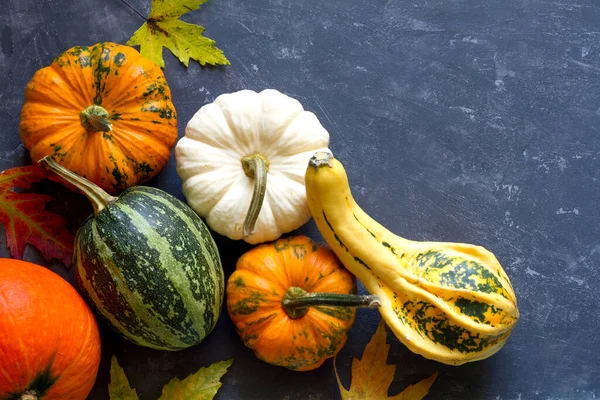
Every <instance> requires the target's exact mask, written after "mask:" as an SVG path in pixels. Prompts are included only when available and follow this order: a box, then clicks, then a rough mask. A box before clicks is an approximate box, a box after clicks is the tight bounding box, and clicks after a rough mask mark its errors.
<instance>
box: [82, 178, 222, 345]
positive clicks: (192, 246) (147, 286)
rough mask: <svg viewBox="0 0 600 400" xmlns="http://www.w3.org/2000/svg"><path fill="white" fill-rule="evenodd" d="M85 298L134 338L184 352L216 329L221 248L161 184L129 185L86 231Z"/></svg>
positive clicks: (83, 289)
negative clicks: (131, 186)
mask: <svg viewBox="0 0 600 400" xmlns="http://www.w3.org/2000/svg"><path fill="white" fill-rule="evenodd" d="M75 250H76V251H75V255H74V265H75V276H76V280H77V284H78V286H79V288H80V289H81V291H82V292H83V294H84V296H85V297H86V298H87V299H88V300H89V301H90V303H91V304H92V305H93V307H94V308H95V310H96V311H97V312H98V313H100V314H101V315H102V316H103V317H104V318H105V319H106V320H107V322H108V323H109V324H110V325H111V326H113V327H114V328H115V329H116V330H117V331H119V332H120V333H121V334H122V335H123V336H125V337H126V338H127V339H129V340H131V341H133V342H134V343H137V344H140V345H143V346H147V347H152V348H156V349H164V350H178V349H184V348H186V347H189V346H192V345H195V344H198V343H200V342H201V341H202V340H203V339H204V338H205V337H206V336H207V335H208V334H209V333H210V332H211V330H212V329H213V328H214V326H215V324H216V321H217V318H218V316H219V313H220V311H221V305H222V302H223V293H224V277H223V269H222V266H221V261H220V258H219V253H218V250H217V247H216V245H215V243H214V241H213V239H212V236H211V235H210V232H209V231H208V229H207V228H206V226H205V225H204V223H203V222H202V220H201V219H200V218H199V217H198V216H197V215H196V214H195V213H194V212H193V211H192V210H191V209H190V208H189V207H187V206H186V205H185V204H183V203H182V202H180V201H179V200H177V199H175V198H174V197H172V196H170V195H168V194H166V193H165V192H163V191H160V190H158V189H154V188H149V187H135V188H131V189H127V190H126V191H125V192H123V194H122V195H121V196H120V197H119V199H118V200H117V201H116V202H115V203H113V204H111V205H110V206H108V207H107V208H105V209H104V210H102V211H101V212H100V213H98V215H97V216H95V217H92V218H90V219H88V220H87V221H86V223H85V224H84V226H83V227H82V228H81V229H80V230H79V232H78V234H77V239H76V246H75Z"/></svg>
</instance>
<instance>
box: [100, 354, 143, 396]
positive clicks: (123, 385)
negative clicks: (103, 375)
mask: <svg viewBox="0 0 600 400" xmlns="http://www.w3.org/2000/svg"><path fill="white" fill-rule="evenodd" d="M108 395H109V397H110V400H138V399H139V398H138V395H137V393H136V391H135V389H132V388H131V387H130V386H129V381H128V380H127V376H126V375H125V371H123V368H121V366H120V365H119V363H118V362H117V358H116V357H115V356H112V359H111V360H110V383H109V384H108Z"/></svg>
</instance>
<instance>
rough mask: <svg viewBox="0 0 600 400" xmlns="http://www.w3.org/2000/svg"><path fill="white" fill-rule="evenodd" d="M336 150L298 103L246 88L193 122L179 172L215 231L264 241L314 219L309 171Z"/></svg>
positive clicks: (179, 152) (180, 151)
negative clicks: (315, 160) (322, 154)
mask: <svg viewBox="0 0 600 400" xmlns="http://www.w3.org/2000/svg"><path fill="white" fill-rule="evenodd" d="M328 145H329V133H328V132H327V131H326V130H325V129H324V128H323V127H322V126H321V124H320V123H319V120H318V119H317V117H316V116H315V115H314V114H313V113H311V112H309V111H304V109H303V108H302V105H301V104H300V103H299V102H298V101H297V100H295V99H293V98H291V97H288V96H286V95H284V94H282V93H280V92H278V91H277V90H273V89H267V90H264V91H262V92H260V93H256V92H254V91H251V90H242V91H239V92H235V93H230V94H223V95H221V96H219V97H217V99H216V100H215V101H214V102H213V103H211V104H207V105H205V106H203V107H202V108H200V110H199V111H198V112H197V113H196V114H195V115H194V117H193V118H192V119H191V120H190V122H189V123H188V125H187V127H186V130H185V136H184V137H183V138H181V139H180V140H179V142H178V143H177V147H176V148H175V157H176V160H177V173H178V174H179V176H180V177H181V179H182V180H183V194H184V195H185V197H186V199H187V202H188V204H189V205H190V206H191V207H192V208H193V209H194V210H195V211H196V212H197V213H198V214H199V215H200V216H202V217H204V218H205V219H206V223H207V224H208V225H209V226H210V228H211V229H212V230H214V231H215V232H217V233H220V234H221V235H224V236H227V237H229V238H231V239H234V240H238V239H244V240H245V241H246V242H248V243H251V244H256V243H262V242H266V241H271V240H275V239H277V238H278V237H280V236H281V234H283V233H285V232H289V231H292V230H294V229H296V228H299V227H300V226H302V225H303V224H305V223H306V222H307V221H308V220H309V219H310V212H309V210H308V206H307V202H306V192H305V188H304V173H305V171H306V166H307V165H308V161H309V160H310V158H311V157H312V155H313V154H314V153H315V152H316V151H323V150H325V151H326V150H327V146H328ZM263 198H264V200H263Z"/></svg>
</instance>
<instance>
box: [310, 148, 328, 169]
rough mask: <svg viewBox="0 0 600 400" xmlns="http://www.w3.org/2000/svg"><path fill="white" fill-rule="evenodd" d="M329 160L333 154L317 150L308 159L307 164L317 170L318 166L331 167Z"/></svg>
mask: <svg viewBox="0 0 600 400" xmlns="http://www.w3.org/2000/svg"><path fill="white" fill-rule="evenodd" d="M331 160H333V154H331V153H329V152H327V151H317V152H316V153H315V154H314V155H313V156H312V157H311V158H310V160H309V161H308V165H309V166H310V167H314V168H315V169H316V170H317V171H318V170H319V168H321V167H324V166H328V167H329V168H333V164H332V163H331Z"/></svg>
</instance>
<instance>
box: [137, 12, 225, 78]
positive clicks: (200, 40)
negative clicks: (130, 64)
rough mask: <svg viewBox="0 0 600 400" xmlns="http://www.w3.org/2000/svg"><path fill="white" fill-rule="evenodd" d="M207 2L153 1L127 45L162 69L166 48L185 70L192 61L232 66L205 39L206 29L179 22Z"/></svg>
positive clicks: (213, 42) (211, 43)
mask: <svg viewBox="0 0 600 400" xmlns="http://www.w3.org/2000/svg"><path fill="white" fill-rule="evenodd" d="M207 1H208V0H152V4H151V6H150V15H149V16H148V18H146V22H145V23H144V24H143V25H142V26H141V27H140V28H139V29H138V30H137V31H135V33H134V34H133V36H132V37H131V38H130V39H129V41H127V44H128V45H129V46H136V45H139V46H140V53H141V54H142V56H144V57H146V58H147V59H149V60H151V61H152V62H154V63H155V64H156V65H158V66H159V67H161V68H164V66H165V61H164V60H163V56H162V48H163V46H164V47H166V48H168V49H169V50H171V51H172V52H173V54H175V56H177V58H179V61H181V62H182V63H183V64H184V65H185V66H186V67H187V66H188V64H189V61H190V58H191V59H194V60H196V61H198V62H199V63H200V64H201V65H205V64H211V65H217V64H220V65H229V64H230V63H229V60H227V58H226V57H225V55H224V54H223V52H222V51H221V50H219V49H218V48H217V47H216V46H215V41H214V40H212V39H209V38H207V37H205V36H202V33H203V32H204V28H203V27H201V26H199V25H194V24H188V23H187V22H183V21H181V20H179V17H181V16H182V15H183V14H186V13H188V12H190V11H193V10H197V9H198V8H200V5H202V4H204V3H206V2H207ZM136 12H137V11H136ZM138 14H139V13H138ZM140 15H141V14H140Z"/></svg>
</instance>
